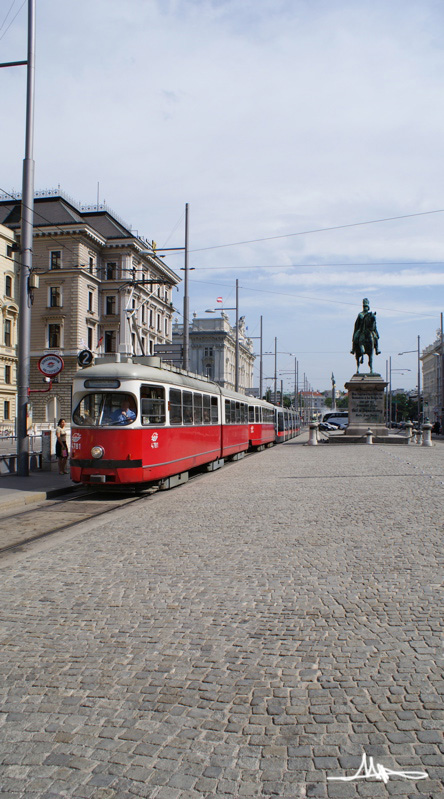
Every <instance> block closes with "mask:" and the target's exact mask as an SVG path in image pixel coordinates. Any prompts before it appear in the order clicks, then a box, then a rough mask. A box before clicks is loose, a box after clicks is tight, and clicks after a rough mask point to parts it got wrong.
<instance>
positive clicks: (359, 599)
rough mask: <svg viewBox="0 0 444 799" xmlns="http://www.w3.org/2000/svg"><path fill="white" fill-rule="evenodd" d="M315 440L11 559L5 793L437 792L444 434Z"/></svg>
mask: <svg viewBox="0 0 444 799" xmlns="http://www.w3.org/2000/svg"><path fill="white" fill-rule="evenodd" d="M302 440H303V439H301V438H300V439H297V440H295V441H293V442H289V443H287V444H285V445H282V446H279V447H274V448H273V449H271V450H266V451H265V452H263V453H260V454H256V455H254V456H252V457H248V458H245V459H244V460H242V461H239V462H237V463H233V464H229V465H226V466H225V467H224V468H223V469H221V470H219V471H217V472H215V473H213V474H208V475H202V476H200V477H198V478H197V479H195V480H193V481H191V482H190V483H188V484H186V485H184V486H182V487H180V488H177V489H174V490H172V491H170V492H161V493H159V494H156V495H154V496H153V497H151V498H150V497H147V498H146V499H144V500H143V501H141V502H140V503H137V504H135V505H134V506H132V507H131V508H129V509H122V510H119V511H116V513H115V514H113V515H111V516H108V517H107V518H106V521H104V520H103V519H102V520H97V521H95V522H88V523H85V524H84V525H83V526H81V527H79V528H77V530H76V531H75V532H70V533H69V534H65V535H64V536H63V537H62V536H59V537H57V538H56V539H46V540H45V541H44V542H41V543H39V544H36V545H35V547H33V549H32V550H31V551H30V552H28V553H21V554H20V553H19V554H18V555H14V556H11V557H9V556H8V557H7V558H5V559H4V560H3V561H1V563H0V575H1V587H0V601H1V616H2V632H1V644H2V646H1V678H2V685H3V690H4V700H3V705H2V708H1V710H2V712H1V713H0V740H1V749H0V763H1V764H2V765H1V775H2V776H1V783H0V784H1V789H2V794H1V795H2V796H12V797H32V796H35V797H38V798H39V799H49V798H50V797H51V799H54V798H55V797H85V799H87V798H88V797H94V799H129V797H150V798H152V799H204V798H206V797H208V798H209V797H220V799H224V797H226V798H227V799H235V798H236V797H239V799H240V798H241V797H274V796H277V797H285V799H299V797H320V798H321V799H322V797H328V798H330V797H332V798H333V797H339V798H340V799H342V797H343V798H344V799H348V797H387V796H392V795H393V796H404V797H415V799H416V798H418V799H419V797H423V799H425V797H428V799H431V798H433V799H439V797H444V786H443V778H444V745H443V724H442V720H443V713H442V711H443V695H444V679H443V670H442V666H443V637H442V626H443V616H444V613H443V601H442V600H443V594H442V586H443V582H442V577H443V548H442V544H443V498H444V443H443V442H438V443H437V444H436V445H435V446H434V447H433V448H426V447H401V446H373V447H369V446H333V445H320V446H318V447H307V446H303V445H302ZM364 754H366V756H367V759H369V758H370V757H372V758H373V760H374V763H375V766H376V764H381V765H382V766H384V767H385V768H386V769H392V770H394V771H398V772H402V773H403V774H404V775H405V772H407V773H408V772H411V771H416V772H425V773H426V774H427V778H425V779H408V778H407V776H403V775H399V774H398V775H392V776H390V777H389V779H388V781H387V782H384V781H383V780H382V779H376V778H375V777H371V776H368V777H367V778H366V779H357V778H356V779H354V780H353V781H348V782H344V781H334V780H331V779H328V778H331V777H344V776H349V777H350V776H352V775H353V774H356V772H357V771H358V769H359V766H360V763H361V760H362V756H363V755H364Z"/></svg>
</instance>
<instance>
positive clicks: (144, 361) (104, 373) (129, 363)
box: [74, 356, 274, 408]
mask: <svg viewBox="0 0 444 799" xmlns="http://www.w3.org/2000/svg"><path fill="white" fill-rule="evenodd" d="M94 378H97V379H100V378H102V379H105V378H109V379H115V380H117V379H120V380H141V381H143V382H147V383H171V384H172V385H177V386H182V387H185V388H189V389H193V390H194V391H207V392H209V393H210V392H212V393H214V394H221V395H222V396H223V397H226V398H227V399H228V398H230V399H236V400H238V401H240V402H246V403H249V404H254V405H263V406H264V407H267V408H269V407H271V404H270V403H269V402H266V401H265V400H262V399H257V398H255V397H248V396H247V395H246V394H240V393H239V392H236V391H232V390H230V389H228V388H223V387H221V386H220V385H219V384H218V383H214V382H213V381H212V380H209V379H208V378H206V377H204V376H203V375H197V374H194V373H192V372H185V371H183V370H181V369H178V368H177V367H175V366H171V365H170V364H165V363H162V362H161V361H160V358H158V357H156V356H153V357H150V356H139V357H137V356H136V357H133V358H128V357H125V359H123V358H121V360H119V361H118V360H113V359H109V358H106V356H105V357H104V358H103V360H102V359H99V360H98V361H97V362H96V363H95V364H94V365H93V366H87V367H85V368H84V369H81V370H80V371H79V372H77V373H76V375H75V377H74V383H76V384H78V382H79V381H83V382H84V381H85V380H91V379H94ZM77 390H78V389H77ZM272 407H274V406H272Z"/></svg>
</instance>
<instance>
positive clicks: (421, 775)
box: [327, 752, 429, 783]
mask: <svg viewBox="0 0 444 799" xmlns="http://www.w3.org/2000/svg"><path fill="white" fill-rule="evenodd" d="M428 776H429V775H428V774H426V772H425V771H392V769H390V768H385V766H383V765H381V763H377V764H376V766H375V764H374V762H373V758H372V757H369V760H368V763H367V755H366V754H365V752H364V754H363V755H362V760H361V765H360V766H359V768H358V770H357V772H356V774H353V775H352V776H351V777H327V779H328V780H342V782H351V781H352V780H367V779H368V778H369V777H375V779H377V780H382V781H383V782H385V783H387V782H388V781H389V778H390V777H404V778H405V779H406V780H425V779H426V778H427V777H428Z"/></svg>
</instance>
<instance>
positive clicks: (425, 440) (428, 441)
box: [422, 422, 433, 447]
mask: <svg viewBox="0 0 444 799" xmlns="http://www.w3.org/2000/svg"><path fill="white" fill-rule="evenodd" d="M422 430H423V437H422V446H423V447H433V444H432V425H431V424H430V423H429V422H426V423H425V424H423V426H422Z"/></svg>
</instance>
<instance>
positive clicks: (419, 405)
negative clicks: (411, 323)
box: [398, 336, 421, 424]
mask: <svg viewBox="0 0 444 799" xmlns="http://www.w3.org/2000/svg"><path fill="white" fill-rule="evenodd" d="M409 352H417V353H418V424H420V423H421V349H420V337H419V336H418V347H417V349H416V350H404V351H403V352H398V355H407V354H408V353H409Z"/></svg>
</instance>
